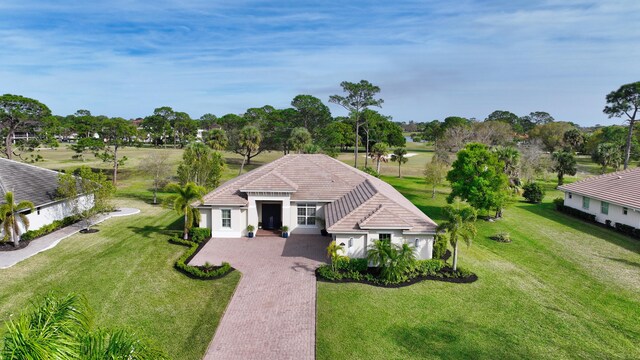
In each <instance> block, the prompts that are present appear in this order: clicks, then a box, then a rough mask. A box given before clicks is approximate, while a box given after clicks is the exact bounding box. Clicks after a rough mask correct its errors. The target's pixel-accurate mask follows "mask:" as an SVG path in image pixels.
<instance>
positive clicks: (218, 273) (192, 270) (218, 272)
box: [169, 237, 233, 279]
mask: <svg viewBox="0 0 640 360" xmlns="http://www.w3.org/2000/svg"><path fill="white" fill-rule="evenodd" d="M169 242H170V243H172V244H177V245H184V246H189V250H187V251H185V252H184V254H182V256H180V258H178V260H177V261H176V263H175V265H174V266H175V268H176V269H178V270H179V271H182V272H183V273H185V274H187V275H188V276H191V277H194V278H197V279H215V278H219V277H222V276H224V275H226V274H228V273H230V272H231V271H232V270H233V268H232V267H231V265H230V264H229V263H228V262H223V263H222V265H221V266H192V265H189V264H188V262H189V261H190V260H191V258H193V256H195V254H196V253H197V252H198V250H199V249H200V244H198V243H196V242H193V241H189V240H183V239H180V238H178V237H173V238H171V239H169Z"/></svg>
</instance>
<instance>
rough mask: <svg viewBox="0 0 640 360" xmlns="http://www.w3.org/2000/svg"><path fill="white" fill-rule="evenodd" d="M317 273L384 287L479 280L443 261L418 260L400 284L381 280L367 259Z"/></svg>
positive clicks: (342, 262) (348, 261)
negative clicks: (425, 281) (429, 281)
mask: <svg viewBox="0 0 640 360" xmlns="http://www.w3.org/2000/svg"><path fill="white" fill-rule="evenodd" d="M316 273H317V275H318V276H319V277H321V278H323V279H325V280H329V281H355V282H365V283H370V284H374V285H382V286H394V285H402V284H410V283H413V282H416V281H418V280H424V279H435V280H438V279H443V280H444V279H461V280H462V281H460V282H466V281H464V280H465V279H468V278H472V277H473V280H472V281H475V280H476V279H477V277H476V276H475V274H473V273H471V272H470V271H468V270H466V269H463V268H458V270H457V271H455V272H453V271H450V269H448V268H446V267H445V262H444V260H441V259H430V260H417V261H416V262H415V263H414V264H413V265H412V266H411V268H410V269H409V270H408V271H407V273H406V274H405V276H403V277H402V278H403V279H404V280H402V281H399V282H391V281H388V280H385V279H382V278H380V277H379V276H378V275H377V274H378V269H377V268H370V267H368V262H367V259H349V258H346V257H345V258H341V259H340V260H338V261H337V262H336V270H335V271H334V270H333V268H332V267H331V265H327V264H325V265H322V266H320V267H319V268H318V269H317V270H316ZM469 282H471V281H469Z"/></svg>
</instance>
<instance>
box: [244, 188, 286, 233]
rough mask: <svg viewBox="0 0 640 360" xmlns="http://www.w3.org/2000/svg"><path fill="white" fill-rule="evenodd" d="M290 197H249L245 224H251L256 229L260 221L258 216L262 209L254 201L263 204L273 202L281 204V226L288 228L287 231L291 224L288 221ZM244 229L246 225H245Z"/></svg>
mask: <svg viewBox="0 0 640 360" xmlns="http://www.w3.org/2000/svg"><path fill="white" fill-rule="evenodd" d="M290 199H291V197H290V196H281V195H280V196H276V195H274V196H269V195H261V196H254V195H249V196H248V201H249V206H248V209H247V216H248V218H247V219H246V221H247V223H246V224H251V225H253V226H255V228H256V229H257V228H258V222H259V221H260V220H259V219H260V216H259V212H258V211H260V212H262V208H261V206H260V207H259V206H258V205H257V204H256V201H264V202H273V203H281V204H282V226H288V227H289V229H291V223H290V219H291V200H290ZM259 208H260V209H259ZM245 228H246V225H245Z"/></svg>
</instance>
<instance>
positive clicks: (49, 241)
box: [0, 208, 140, 269]
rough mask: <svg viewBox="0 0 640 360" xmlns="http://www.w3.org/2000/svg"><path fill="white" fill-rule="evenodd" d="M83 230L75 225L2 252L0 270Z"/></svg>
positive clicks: (102, 217) (125, 211)
mask: <svg viewBox="0 0 640 360" xmlns="http://www.w3.org/2000/svg"><path fill="white" fill-rule="evenodd" d="M139 212H140V210H138V209H133V208H120V209H118V210H117V211H114V212H110V213H108V214H102V215H98V216H96V217H95V218H94V219H93V220H92V224H97V223H100V222H103V221H105V220H107V219H109V218H111V217H116V216H128V215H134V214H137V213H139ZM83 228H84V224H82V222H78V223H75V224H73V225H69V226H66V227H63V228H62V229H59V230H56V231H54V232H52V233H50V234H48V235H45V236H43V237H40V238H38V239H35V240H33V241H31V242H30V243H29V245H28V246H27V247H25V248H23V249H20V250H15V251H3V252H0V269H6V268H10V267H12V266H13V265H15V264H17V263H19V262H20V261H22V260H25V259H28V258H30V257H32V256H33V255H36V254H38V253H41V252H43V251H46V250H49V249H51V248H53V247H54V246H56V245H58V243H59V242H60V241H62V240H63V239H65V238H68V237H69V236H71V235H73V234H75V233H77V232H79V231H80V230H82V229H83Z"/></svg>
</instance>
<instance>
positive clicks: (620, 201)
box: [558, 168, 640, 209]
mask: <svg viewBox="0 0 640 360" xmlns="http://www.w3.org/2000/svg"><path fill="white" fill-rule="evenodd" d="M558 190H561V191H565V192H571V193H576V194H579V195H583V196H587V197H590V198H594V199H598V200H602V201H606V202H609V203H612V204H617V205H620V206H625V207H629V208H633V209H640V168H634V169H627V170H623V171H618V172H614V173H610V174H604V175H599V176H593V177H589V178H586V179H584V180H580V181H576V182H574V183H572V184H567V185H562V186H559V187H558Z"/></svg>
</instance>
